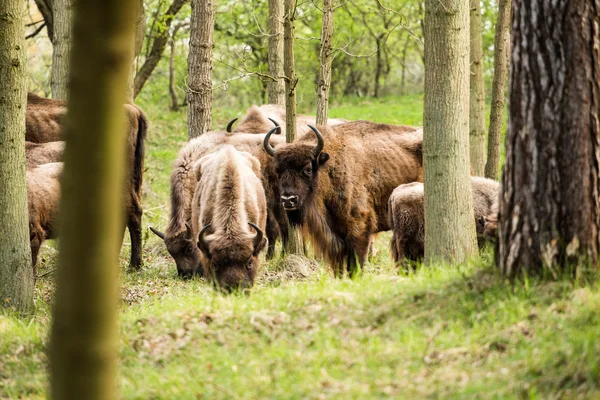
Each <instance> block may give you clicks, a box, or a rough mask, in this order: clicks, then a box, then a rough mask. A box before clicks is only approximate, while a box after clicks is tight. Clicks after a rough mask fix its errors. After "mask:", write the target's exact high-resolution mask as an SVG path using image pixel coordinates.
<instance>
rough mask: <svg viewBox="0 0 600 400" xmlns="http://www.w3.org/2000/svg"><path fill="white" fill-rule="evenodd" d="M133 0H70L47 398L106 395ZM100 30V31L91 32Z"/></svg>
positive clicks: (111, 386)
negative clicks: (49, 393) (72, 16)
mask: <svg viewBox="0 0 600 400" xmlns="http://www.w3.org/2000/svg"><path fill="white" fill-rule="evenodd" d="M137 6H138V3H137V0H104V1H102V2H98V1H96V0H78V1H77V2H76V7H75V15H76V17H75V26H74V27H73V32H74V35H73V64H72V68H71V71H72V73H71V84H70V87H69V90H70V93H69V102H68V104H69V106H68V114H67V123H66V124H65V126H66V134H65V137H66V138H67V147H66V149H65V155H64V162H65V167H64V172H63V176H62V193H61V212H60V215H61V221H60V232H61V240H60V243H59V258H58V277H57V290H56V298H55V305H54V318H53V324H52V332H51V338H50V350H49V355H50V363H49V364H50V368H51V371H50V372H51V376H50V383H51V391H52V396H51V397H52V398H54V399H87V400H94V399H103V400H104V399H115V398H117V384H116V376H115V372H116V355H117V346H118V340H117V334H118V330H117V321H116V317H117V304H118V298H119V296H118V274H119V262H118V256H119V248H120V244H121V240H122V237H123V236H122V235H123V221H122V219H123V207H122V205H123V200H124V199H123V193H125V190H124V189H125V168H124V167H125V165H124V161H125V148H126V144H127V140H128V138H127V137H123V136H121V135H115V132H124V131H125V130H124V126H125V119H124V113H123V105H122V104H123V102H124V100H125V98H126V84H127V75H128V73H129V67H130V64H129V63H130V60H131V56H132V50H133V46H132V45H131V43H132V42H133V40H134V28H135V23H134V22H135V14H136V9H137ZM98 38H102V40H98Z"/></svg>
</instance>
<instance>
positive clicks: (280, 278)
mask: <svg viewBox="0 0 600 400" xmlns="http://www.w3.org/2000/svg"><path fill="white" fill-rule="evenodd" d="M141 105H142V106H143V107H144V108H145V110H146V111H147V113H148V115H149V117H150V119H151V121H152V130H151V132H150V135H149V137H148V142H147V145H148V153H147V163H146V165H147V172H146V181H145V194H144V205H145V216H144V225H145V226H147V225H150V224H152V225H154V226H158V227H159V228H164V226H165V225H166V222H167V218H168V176H169V171H170V168H171V163H172V161H173V159H174V158H175V156H176V154H177V151H178V149H179V147H180V146H181V145H182V144H183V143H184V142H185V136H186V129H185V116H186V110H183V111H181V112H179V113H171V112H166V111H164V107H159V106H152V105H150V104H143V103H142V104H141ZM421 107H422V106H421V97H419V96H414V97H410V98H400V99H390V98H388V99H384V100H368V101H365V100H359V99H352V100H350V101H349V102H348V103H345V104H344V105H342V106H339V107H334V108H333V109H332V110H331V116H332V117H336V116H340V117H346V118H351V119H352V118H366V119H373V120H376V121H380V122H393V123H404V124H411V125H420V124H421V119H420V118H421V117H420V116H421ZM241 112H243V110H227V111H226V112H223V113H219V112H217V115H216V116H215V126H224V124H225V123H226V121H227V120H228V119H229V118H231V117H233V116H235V115H238V114H237V113H241ZM303 112H306V111H305V110H303ZM146 232H147V231H146ZM388 241H389V234H382V235H379V239H378V248H379V253H378V255H377V256H376V257H375V258H374V259H373V260H371V261H370V262H369V263H368V265H367V268H366V270H365V273H364V275H363V276H362V277H361V278H359V279H357V280H348V279H345V280H336V279H333V278H331V277H330V276H329V274H328V272H327V270H326V268H325V267H323V266H319V267H318V268H316V269H315V270H314V271H312V272H311V274H309V275H308V276H306V277H301V275H300V274H297V273H296V274H290V273H287V274H286V273H285V272H282V271H280V270H278V260H275V261H272V262H270V263H269V264H267V265H265V266H264V268H263V271H262V275H261V276H260V278H259V279H258V282H257V285H256V287H255V288H254V290H253V292H252V294H251V295H250V296H249V297H246V296H222V295H220V294H217V293H215V292H214V291H213V290H212V289H211V288H210V287H209V286H208V285H207V284H206V283H205V282H204V281H202V280H193V281H189V282H183V281H180V280H179V279H177V277H176V273H175V267H174V265H173V263H172V262H171V259H170V258H169V256H168V253H167V252H166V250H165V248H164V246H163V244H162V243H161V242H160V241H159V240H158V239H157V238H155V237H154V235H148V234H147V233H146V235H145V243H144V250H145V252H144V261H145V269H144V271H143V272H141V273H139V274H125V273H123V274H122V290H121V298H122V303H121V308H120V314H119V327H120V331H121V339H120V346H119V360H120V368H119V379H120V389H121V392H122V396H123V398H127V399H198V398H201V399H203V398H206V399H215V398H217V399H218V398H223V399H232V398H243V399H255V398H284V399H285V398H290V399H298V398H337V399H352V398H379V397H395V398H411V397H412V398H427V397H431V398H540V399H545V398H550V397H556V398H559V397H560V398H576V397H577V398H598V396H599V395H600V364H599V363H598V362H597V354H599V353H600V341H599V340H598V339H597V337H598V332H600V316H599V314H598V308H599V307H600V291H599V290H598V288H597V286H592V287H580V286H577V285H574V284H572V283H570V282H568V281H566V280H565V281H563V280H560V281H558V282H550V283H548V282H541V281H537V280H529V281H525V282H516V283H514V284H510V283H509V282H507V281H505V280H504V279H503V278H502V277H500V276H499V275H498V274H497V273H496V272H495V270H494V269H493V268H492V267H490V265H491V261H490V258H491V256H490V252H489V251H486V252H484V253H483V255H482V259H481V260H479V261H477V262H473V263H469V264H467V265H460V266H443V265H441V266H438V267H435V268H424V267H422V268H420V269H419V270H418V271H417V272H415V273H411V274H408V275H399V274H398V271H397V270H396V268H395V267H394V266H393V265H392V263H391V260H390V258H389V254H388V251H387V247H388ZM126 242H128V240H126ZM52 246H53V244H51V245H49V246H44V249H43V253H42V258H43V259H44V261H43V266H42V268H41V270H40V273H41V274H43V273H47V272H51V271H52V270H53V269H54V267H55V258H56V252H55V250H54V249H53V247H52ZM128 254H129V247H128V246H124V249H123V252H122V256H121V260H122V264H123V271H124V270H125V265H126V263H127V257H128ZM53 291H54V276H53V274H49V275H46V276H44V277H41V278H40V279H38V283H37V287H36V313H35V316H33V317H30V318H27V319H18V318H15V317H12V316H9V315H5V316H0V398H9V399H16V398H24V399H25V398H26V399H37V398H45V397H46V390H47V376H46V371H47V362H48V360H47V358H46V355H45V348H46V345H47V334H48V330H49V327H50V304H51V301H52V297H53Z"/></svg>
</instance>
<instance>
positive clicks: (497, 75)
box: [485, 0, 511, 179]
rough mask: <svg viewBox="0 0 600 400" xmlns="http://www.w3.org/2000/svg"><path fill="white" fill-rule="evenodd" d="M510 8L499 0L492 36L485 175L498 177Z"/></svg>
mask: <svg viewBox="0 0 600 400" xmlns="http://www.w3.org/2000/svg"><path fill="white" fill-rule="evenodd" d="M510 9H511V0H500V1H499V4H498V19H497V21H496V33H495V36H494V81H493V83H492V109H491V112H490V128H489V131H488V153H487V162H486V164H485V177H486V178H490V179H498V168H499V166H500V138H501V136H502V120H503V118H502V115H503V113H504V104H505V94H504V86H505V85H506V77H507V75H508V64H509V54H510Z"/></svg>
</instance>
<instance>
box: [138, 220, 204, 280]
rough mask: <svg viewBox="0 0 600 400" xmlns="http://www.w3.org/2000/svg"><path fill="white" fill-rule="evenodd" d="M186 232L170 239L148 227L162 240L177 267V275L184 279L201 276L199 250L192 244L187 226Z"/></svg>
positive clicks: (191, 237)
mask: <svg viewBox="0 0 600 400" xmlns="http://www.w3.org/2000/svg"><path fill="white" fill-rule="evenodd" d="M185 227H186V230H185V231H184V232H180V233H179V234H177V235H174V236H172V237H166V235H165V234H164V233H162V232H160V231H157V230H156V229H154V228H152V227H150V230H151V231H152V232H154V233H155V234H156V235H157V236H158V237H160V238H161V239H163V240H164V242H165V245H166V246H167V250H168V251H169V254H170V255H171V257H173V259H174V260H175V265H177V273H178V274H179V276H180V277H182V278H184V279H189V278H191V277H192V276H194V275H202V268H201V267H200V250H198V247H197V246H196V243H195V242H194V239H193V237H194V235H193V234H192V229H191V228H190V226H189V225H188V224H186V225H185Z"/></svg>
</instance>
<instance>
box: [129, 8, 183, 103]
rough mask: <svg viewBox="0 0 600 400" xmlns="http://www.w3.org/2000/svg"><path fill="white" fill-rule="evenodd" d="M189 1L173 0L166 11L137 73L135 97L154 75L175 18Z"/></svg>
mask: <svg viewBox="0 0 600 400" xmlns="http://www.w3.org/2000/svg"><path fill="white" fill-rule="evenodd" d="M188 1H189V0H173V2H172V3H171V5H170V6H169V8H168V9H167V11H166V12H165V14H164V16H163V18H162V21H161V24H160V25H161V30H160V32H159V33H158V34H157V35H156V36H155V37H154V40H153V41H152V48H151V49H150V53H149V54H148V57H146V60H145V61H144V64H142V66H141V68H140V69H139V71H138V72H137V74H136V75H135V81H134V97H137V95H138V94H139V93H140V92H141V91H142V88H143V87H144V85H145V84H146V81H148V78H150V75H152V72H153V71H154V69H155V68H156V66H157V65H158V62H159V61H160V59H161V57H162V54H163V53H164V51H165V47H166V46H167V43H168V42H169V33H170V28H171V24H172V23H173V19H175V16H176V15H177V13H178V12H179V10H181V8H182V7H183V5H184V4H185V3H187V2H188Z"/></svg>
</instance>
